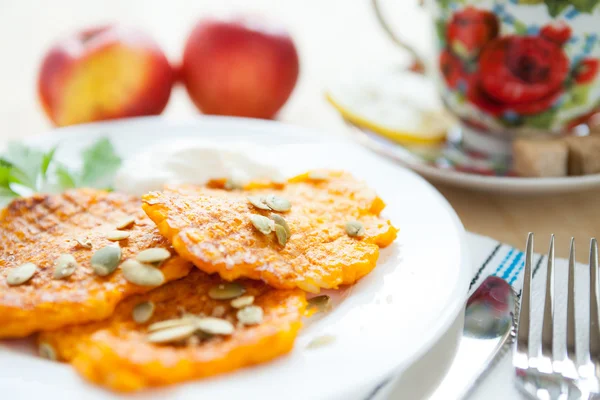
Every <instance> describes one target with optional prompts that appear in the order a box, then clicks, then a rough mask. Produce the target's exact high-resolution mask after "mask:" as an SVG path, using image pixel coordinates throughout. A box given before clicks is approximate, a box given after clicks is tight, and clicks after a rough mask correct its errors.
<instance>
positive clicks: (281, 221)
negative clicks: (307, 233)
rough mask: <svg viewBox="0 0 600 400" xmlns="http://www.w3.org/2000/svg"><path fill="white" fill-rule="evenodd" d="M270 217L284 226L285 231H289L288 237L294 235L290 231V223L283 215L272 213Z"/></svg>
mask: <svg viewBox="0 0 600 400" xmlns="http://www.w3.org/2000/svg"><path fill="white" fill-rule="evenodd" d="M269 218H271V219H272V220H273V221H275V224H277V225H281V226H283V228H284V229H285V233H287V235H288V238H289V237H290V236H291V235H292V232H291V231H290V226H289V225H288V223H287V221H286V220H285V219H284V218H283V217H282V216H281V215H279V214H275V213H271V214H270V215H269Z"/></svg>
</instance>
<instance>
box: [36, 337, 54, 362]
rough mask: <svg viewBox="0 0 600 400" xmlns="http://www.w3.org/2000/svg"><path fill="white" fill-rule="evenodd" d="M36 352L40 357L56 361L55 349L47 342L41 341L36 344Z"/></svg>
mask: <svg viewBox="0 0 600 400" xmlns="http://www.w3.org/2000/svg"><path fill="white" fill-rule="evenodd" d="M38 354H39V355H40V357H43V358H46V359H48V360H50V361H56V359H57V357H56V351H55V350H54V347H52V346H51V345H50V344H49V343H46V342H42V343H40V344H39V346H38Z"/></svg>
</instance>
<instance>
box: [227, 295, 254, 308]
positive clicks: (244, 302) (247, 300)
mask: <svg viewBox="0 0 600 400" xmlns="http://www.w3.org/2000/svg"><path fill="white" fill-rule="evenodd" d="M252 303H254V296H250V295H249V296H242V297H238V298H237V299H233V300H231V307H233V308H244V307H246V306H249V305H251V304H252Z"/></svg>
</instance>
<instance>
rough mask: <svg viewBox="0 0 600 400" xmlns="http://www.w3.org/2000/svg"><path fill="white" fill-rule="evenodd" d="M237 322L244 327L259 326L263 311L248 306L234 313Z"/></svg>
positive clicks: (257, 307) (256, 307)
mask: <svg viewBox="0 0 600 400" xmlns="http://www.w3.org/2000/svg"><path fill="white" fill-rule="evenodd" d="M236 317H237V319H238V321H240V322H241V323H242V324H244V325H256V324H260V323H261V322H262V320H263V309H262V308H260V307H259V306H248V307H244V308H242V309H241V310H238V312H237V313H236Z"/></svg>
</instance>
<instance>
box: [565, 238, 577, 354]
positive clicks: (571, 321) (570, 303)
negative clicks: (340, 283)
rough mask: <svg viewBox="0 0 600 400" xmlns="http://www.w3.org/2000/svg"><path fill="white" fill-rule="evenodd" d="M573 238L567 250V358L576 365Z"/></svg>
mask: <svg viewBox="0 0 600 400" xmlns="http://www.w3.org/2000/svg"><path fill="white" fill-rule="evenodd" d="M575 329H576V328H575V239H574V238H571V248H570V251H569V278H568V291H567V358H569V359H570V360H571V361H572V362H573V363H574V365H577V355H576V353H575Z"/></svg>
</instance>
